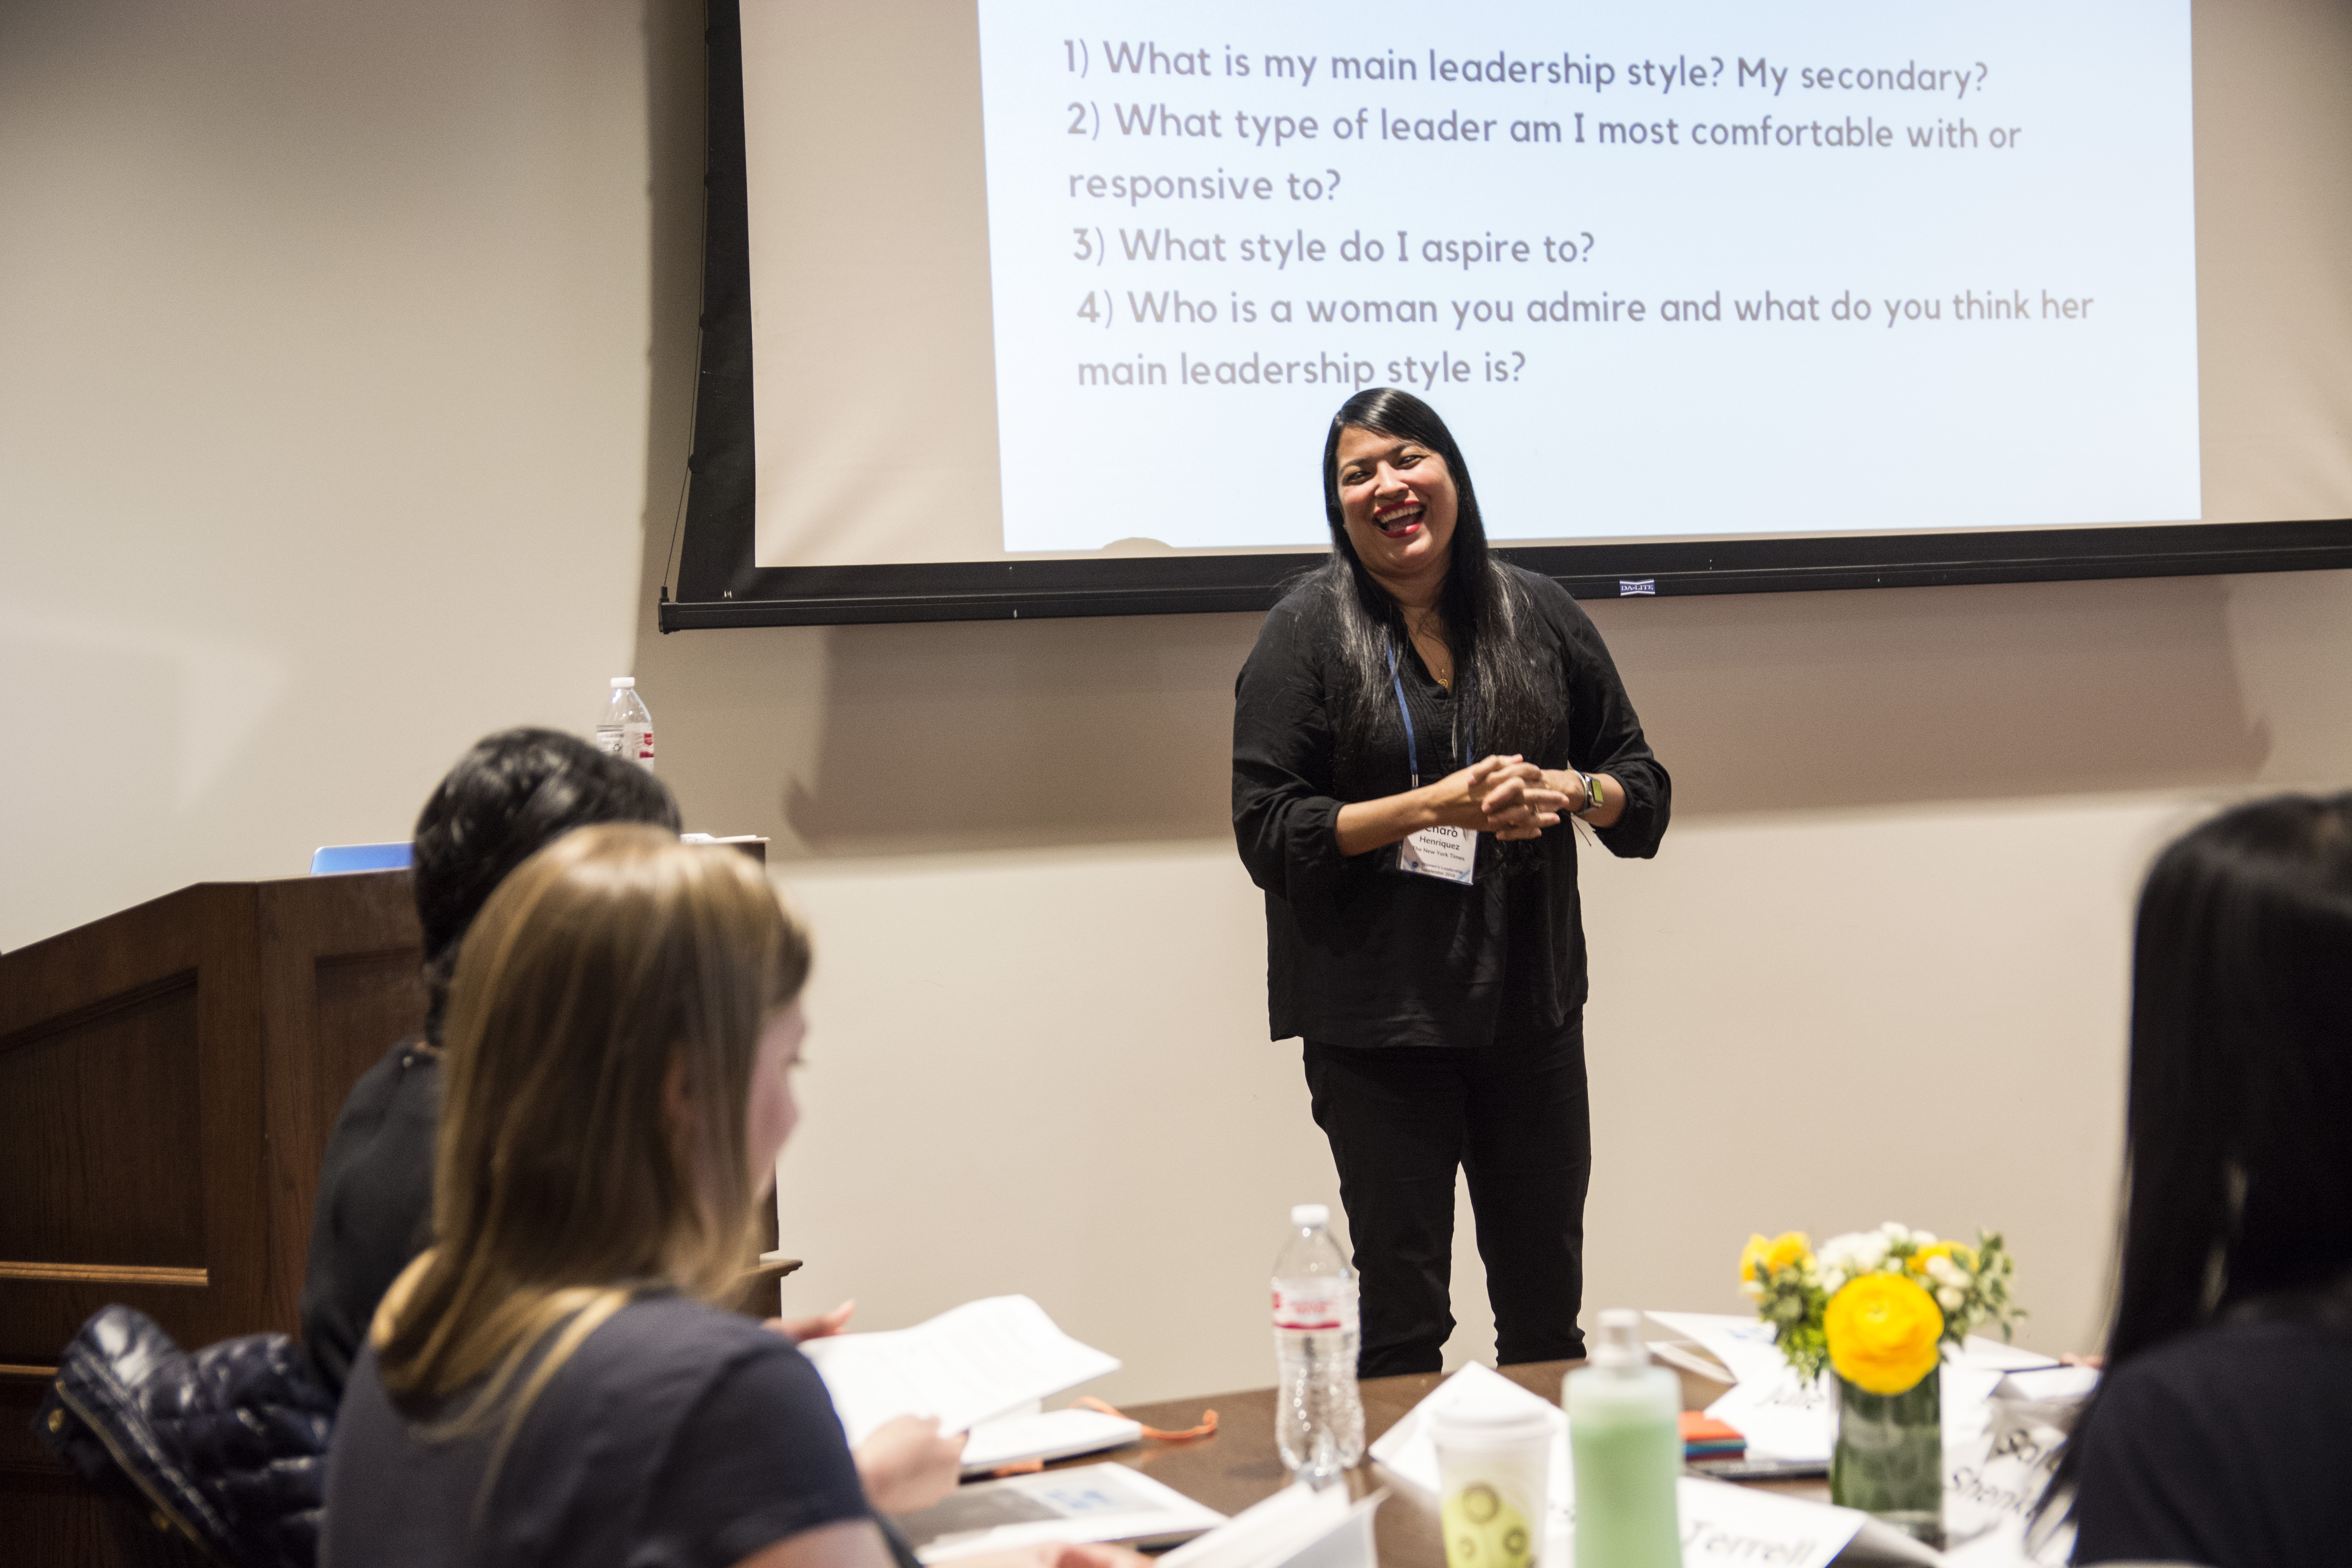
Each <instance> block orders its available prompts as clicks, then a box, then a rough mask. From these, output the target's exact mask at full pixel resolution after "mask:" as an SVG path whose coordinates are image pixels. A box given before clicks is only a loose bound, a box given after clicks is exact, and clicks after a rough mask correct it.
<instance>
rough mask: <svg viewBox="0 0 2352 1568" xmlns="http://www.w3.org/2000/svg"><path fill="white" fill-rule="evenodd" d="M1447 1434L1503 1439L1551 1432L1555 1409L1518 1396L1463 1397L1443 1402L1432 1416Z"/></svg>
mask: <svg viewBox="0 0 2352 1568" xmlns="http://www.w3.org/2000/svg"><path fill="white" fill-rule="evenodd" d="M1431 1421H1432V1424H1433V1426H1434V1428H1435V1431H1436V1432H1437V1433H1438V1434H1439V1435H1441V1436H1449V1437H1454V1436H1459V1437H1466V1438H1470V1439H1472V1440H1474V1441H1480V1440H1485V1441H1503V1440H1507V1439H1518V1438H1526V1437H1535V1436H1546V1435H1549V1432H1550V1431H1551V1412H1550V1411H1549V1409H1547V1408H1546V1407H1545V1406H1543V1405H1541V1404H1539V1403H1524V1404H1523V1403H1521V1402H1520V1401H1518V1400H1516V1399H1510V1400H1506V1399H1461V1400H1456V1401H1454V1403H1453V1404H1451V1405H1443V1406H1440V1407H1439V1408H1438V1409H1437V1410H1436V1411H1435V1412H1433V1415H1432V1416H1431Z"/></svg>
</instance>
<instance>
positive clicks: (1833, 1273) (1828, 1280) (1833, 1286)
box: [1822, 1268, 1845, 1296]
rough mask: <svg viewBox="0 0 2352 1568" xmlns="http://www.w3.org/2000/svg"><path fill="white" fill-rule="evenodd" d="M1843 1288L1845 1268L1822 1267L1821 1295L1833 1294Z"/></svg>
mask: <svg viewBox="0 0 2352 1568" xmlns="http://www.w3.org/2000/svg"><path fill="white" fill-rule="evenodd" d="M1843 1289H1845V1270H1844V1269H1843V1268H1824V1269H1822V1295H1824V1296H1834V1295H1836V1294H1837V1293H1838V1292H1839V1291H1841V1290H1843Z"/></svg>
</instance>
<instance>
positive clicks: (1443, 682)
mask: <svg viewBox="0 0 2352 1568" xmlns="http://www.w3.org/2000/svg"><path fill="white" fill-rule="evenodd" d="M1436 620H1437V612H1436V611H1435V610H1434V609H1431V610H1426V611H1423V614H1422V616H1421V625H1420V626H1417V627H1415V628H1413V632H1412V637H1413V641H1414V647H1416V649H1419V651H1420V652H1421V656H1422V662H1423V664H1425V665H1427V666H1428V667H1429V673H1430V677H1431V679H1434V680H1435V681H1436V682H1437V684H1438V685H1440V686H1442V687H1444V689H1446V690H1448V691H1451V690H1453V689H1454V650H1453V649H1452V648H1450V647H1445V635H1444V632H1443V631H1440V630H1436V629H1433V623H1434V622H1436ZM1423 637H1428V638H1429V639H1430V641H1432V642H1433V643H1435V644H1437V645H1438V646H1439V647H1442V648H1444V649H1445V652H1444V657H1443V658H1436V659H1433V658H1430V657H1429V653H1428V650H1427V649H1425V648H1420V639H1421V638H1423Z"/></svg>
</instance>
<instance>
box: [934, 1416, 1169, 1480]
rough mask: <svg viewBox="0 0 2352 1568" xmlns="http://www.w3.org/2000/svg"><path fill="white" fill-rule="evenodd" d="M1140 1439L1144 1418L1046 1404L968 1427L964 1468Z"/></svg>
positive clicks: (979, 1471)
mask: <svg viewBox="0 0 2352 1568" xmlns="http://www.w3.org/2000/svg"><path fill="white" fill-rule="evenodd" d="M1142 1440H1143V1424H1142V1423H1141V1422H1139V1421H1129V1419H1128V1418H1127V1417H1126V1416H1124V1415H1104V1414H1103V1413H1102V1412H1101V1411H1099V1410H1045V1411H1039V1412H1036V1413H1034V1414H1030V1415H1000V1416H998V1417H997V1418H996V1419H995V1420H993V1421H983V1422H982V1423H981V1424H980V1425H979V1426H974V1427H973V1428H972V1429H971V1440H970V1441H968V1442H966V1443H965V1444H964V1446H963V1473H964V1474H965V1475H967V1476H984V1475H986V1474H988V1472H989V1471H991V1470H1001V1469H1003V1468H1004V1467H1005V1466H1007V1465H1022V1464H1026V1463H1028V1462H1029V1461H1030V1460H1032V1459H1060V1458H1067V1457H1068V1456H1070V1455H1072V1454H1097V1453H1100V1452H1101V1451H1102V1450H1103V1449H1105V1448H1118V1447H1125V1446H1126V1445H1128V1444H1129V1443H1139V1442H1141V1441H1142Z"/></svg>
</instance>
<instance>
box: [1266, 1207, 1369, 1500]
mask: <svg viewBox="0 0 2352 1568" xmlns="http://www.w3.org/2000/svg"><path fill="white" fill-rule="evenodd" d="M1330 1227H1331V1211H1330V1209H1329V1208H1328V1207H1327V1206H1326V1205H1322V1204H1300V1205H1298V1206H1297V1207H1296V1208H1294V1209H1292V1210H1291V1211H1290V1239H1289V1240H1287V1241H1286V1242H1284V1243H1283V1244H1282V1251H1281V1252H1280V1253H1279V1254H1278V1255H1277V1256H1276V1258H1275V1260H1274V1350H1275V1355H1276V1360H1277V1362H1278V1363H1279V1365H1280V1368H1281V1373H1280V1382H1279V1385H1278V1386H1277V1387H1276V1389H1275V1424H1274V1440H1275V1446H1276V1448H1278V1449H1279V1450H1280V1451H1281V1454H1282V1462H1283V1463H1284V1464H1286V1465H1287V1466H1289V1467H1290V1471H1291V1474H1292V1475H1294V1476H1296V1477H1297V1479H1300V1480H1303V1481H1307V1482H1310V1483H1312V1484H1314V1485H1317V1486H1320V1485H1322V1484H1323V1483H1324V1482H1325V1481H1327V1480H1329V1479H1332V1478H1333V1477H1335V1476H1337V1475H1338V1474H1339V1472H1340V1471H1342V1470H1344V1469H1347V1468H1349V1467H1351V1466H1353V1465H1354V1464H1355V1463H1356V1462H1357V1461H1359V1460H1360V1459H1361V1458H1363V1457H1364V1402H1363V1399H1362V1397H1361V1396H1360V1395H1359V1394H1358V1393H1357V1392H1356V1351H1357V1348H1358V1346H1359V1345H1360V1343H1361V1342H1362V1339H1363V1334H1362V1331H1361V1330H1360V1328H1359V1327H1358V1323H1357V1318H1356V1276H1355V1273H1354V1271H1353V1270H1351V1269H1350V1268H1349V1267H1348V1260H1347V1259H1346V1258H1342V1257H1341V1256H1340V1255H1339V1243H1338V1242H1337V1241H1335V1240H1333V1239H1332V1237H1331V1228H1330Z"/></svg>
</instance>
